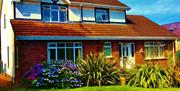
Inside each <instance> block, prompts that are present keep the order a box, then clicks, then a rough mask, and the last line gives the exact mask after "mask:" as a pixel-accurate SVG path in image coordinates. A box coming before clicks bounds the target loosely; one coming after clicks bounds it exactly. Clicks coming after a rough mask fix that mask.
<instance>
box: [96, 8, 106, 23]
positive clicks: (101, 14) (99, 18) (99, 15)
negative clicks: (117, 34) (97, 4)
mask: <svg viewBox="0 0 180 91" xmlns="http://www.w3.org/2000/svg"><path fill="white" fill-rule="evenodd" d="M95 12H96V22H109V10H108V9H98V8H97V9H95Z"/></svg>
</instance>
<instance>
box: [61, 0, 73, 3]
mask: <svg viewBox="0 0 180 91" xmlns="http://www.w3.org/2000/svg"><path fill="white" fill-rule="evenodd" d="M62 1H63V2H65V3H67V4H71V2H70V1H69V0H62Z"/></svg>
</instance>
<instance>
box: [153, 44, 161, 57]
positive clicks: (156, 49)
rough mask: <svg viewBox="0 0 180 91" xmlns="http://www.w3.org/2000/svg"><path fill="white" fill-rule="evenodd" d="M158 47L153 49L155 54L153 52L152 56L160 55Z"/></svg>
mask: <svg viewBox="0 0 180 91" xmlns="http://www.w3.org/2000/svg"><path fill="white" fill-rule="evenodd" d="M158 53H159V52H158V46H154V47H153V52H152V54H153V57H156V58H157V57H158V56H159V55H158Z"/></svg>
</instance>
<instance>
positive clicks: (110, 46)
mask: <svg viewBox="0 0 180 91" xmlns="http://www.w3.org/2000/svg"><path fill="white" fill-rule="evenodd" d="M106 43H109V44H110V45H109V46H105V44H106ZM103 47H104V55H105V48H110V51H111V55H110V56H106V55H105V57H106V58H111V57H112V44H111V42H104V45H103Z"/></svg>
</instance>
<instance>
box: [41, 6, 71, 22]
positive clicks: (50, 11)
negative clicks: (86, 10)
mask: <svg viewBox="0 0 180 91" xmlns="http://www.w3.org/2000/svg"><path fill="white" fill-rule="evenodd" d="M44 6H49V8H50V10H49V13H50V20H49V21H45V22H67V18H68V11H66V20H65V21H60V18H61V17H60V10H59V8H61V7H66V9H67V6H61V5H48V4H42V6H41V7H42V18H43V17H44V16H43V12H44V11H43V7H44ZM51 6H58V10H56V9H52V7H51ZM67 10H68V9H67ZM52 11H56V12H58V21H53V20H52V15H51V14H52Z"/></svg>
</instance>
